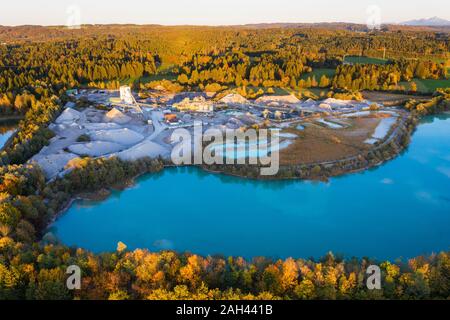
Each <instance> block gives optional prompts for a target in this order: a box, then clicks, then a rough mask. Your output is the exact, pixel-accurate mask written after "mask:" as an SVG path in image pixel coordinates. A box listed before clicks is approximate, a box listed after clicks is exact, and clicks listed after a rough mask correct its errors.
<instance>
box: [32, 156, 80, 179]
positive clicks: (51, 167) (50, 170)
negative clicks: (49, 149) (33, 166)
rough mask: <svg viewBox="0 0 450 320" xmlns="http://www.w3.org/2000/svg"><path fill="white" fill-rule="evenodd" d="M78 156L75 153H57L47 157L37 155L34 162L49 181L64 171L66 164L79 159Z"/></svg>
mask: <svg viewBox="0 0 450 320" xmlns="http://www.w3.org/2000/svg"><path fill="white" fill-rule="evenodd" d="M77 157H78V156H77V155H76V154H73V153H66V152H65V153H55V154H50V155H46V156H41V155H36V156H35V157H34V158H33V159H32V162H36V163H37V164H38V165H39V166H40V167H41V168H42V170H43V171H44V174H45V177H46V178H47V179H51V178H54V177H55V176H56V175H57V174H58V173H59V172H61V171H62V170H64V167H65V166H66V164H67V163H68V162H69V161H70V160H72V159H75V158H77Z"/></svg>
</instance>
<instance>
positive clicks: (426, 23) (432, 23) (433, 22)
mask: <svg viewBox="0 0 450 320" xmlns="http://www.w3.org/2000/svg"><path fill="white" fill-rule="evenodd" d="M400 24H401V25H404V26H421V27H441V26H450V21H449V20H445V19H441V18H439V17H433V18H429V19H417V20H410V21H405V22H402V23H400Z"/></svg>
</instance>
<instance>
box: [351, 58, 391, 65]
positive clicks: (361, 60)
mask: <svg viewBox="0 0 450 320" xmlns="http://www.w3.org/2000/svg"><path fill="white" fill-rule="evenodd" d="M344 62H347V63H351V64H386V63H387V62H388V60H383V59H379V58H370V57H358V56H347V57H345V60H344Z"/></svg>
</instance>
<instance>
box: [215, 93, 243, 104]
mask: <svg viewBox="0 0 450 320" xmlns="http://www.w3.org/2000/svg"><path fill="white" fill-rule="evenodd" d="M219 102H222V103H241V104H244V103H248V100H247V99H245V98H244V97H243V96H241V95H240V94H237V93H230V94H228V95H226V96H225V97H223V98H222V99H220V100H219Z"/></svg>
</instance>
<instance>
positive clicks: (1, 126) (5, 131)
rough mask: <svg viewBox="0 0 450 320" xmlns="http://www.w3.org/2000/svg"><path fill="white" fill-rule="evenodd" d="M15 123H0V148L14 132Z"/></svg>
mask: <svg viewBox="0 0 450 320" xmlns="http://www.w3.org/2000/svg"><path fill="white" fill-rule="evenodd" d="M16 127H17V123H16V122H15V121H0V148H3V146H4V145H5V143H6V142H7V141H8V139H9V138H10V137H11V136H12V135H13V134H14V132H15V131H16Z"/></svg>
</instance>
